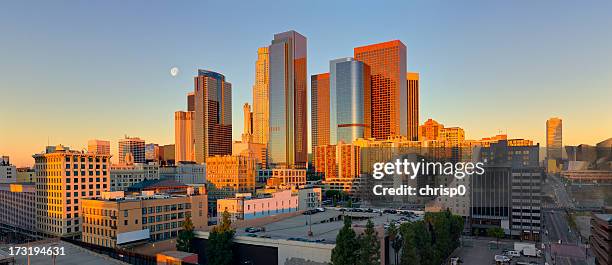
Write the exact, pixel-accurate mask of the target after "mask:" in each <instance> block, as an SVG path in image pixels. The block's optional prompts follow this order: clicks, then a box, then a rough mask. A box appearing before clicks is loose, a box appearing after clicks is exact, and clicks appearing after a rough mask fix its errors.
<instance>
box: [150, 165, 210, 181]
mask: <svg viewBox="0 0 612 265" xmlns="http://www.w3.org/2000/svg"><path fill="white" fill-rule="evenodd" d="M159 176H160V178H169V179H173V180H175V181H178V182H180V183H184V184H206V164H196V163H195V162H178V163H177V164H176V165H174V166H166V167H161V168H160V169H159Z"/></svg>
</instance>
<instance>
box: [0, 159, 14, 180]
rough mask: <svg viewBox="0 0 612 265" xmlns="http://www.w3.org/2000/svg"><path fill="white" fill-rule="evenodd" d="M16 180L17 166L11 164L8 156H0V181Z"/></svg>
mask: <svg viewBox="0 0 612 265" xmlns="http://www.w3.org/2000/svg"><path fill="white" fill-rule="evenodd" d="M15 182H17V168H16V167H15V166H14V165H11V162H10V160H9V157H8V156H2V157H0V183H15Z"/></svg>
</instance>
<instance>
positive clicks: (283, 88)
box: [268, 31, 308, 168]
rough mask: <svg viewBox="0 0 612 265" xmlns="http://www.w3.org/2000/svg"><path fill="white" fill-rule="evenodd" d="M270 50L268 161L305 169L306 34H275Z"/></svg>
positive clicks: (276, 164)
mask: <svg viewBox="0 0 612 265" xmlns="http://www.w3.org/2000/svg"><path fill="white" fill-rule="evenodd" d="M269 52H270V103H269V106H270V135H269V137H270V138H269V143H268V153H269V164H270V165H272V167H286V168H305V167H306V162H307V160H308V157H307V156H308V151H307V148H308V146H307V144H308V143H307V133H308V131H307V113H308V112H307V105H306V103H307V98H306V89H307V79H306V64H307V63H306V56H307V51H306V37H304V36H302V35H300V34H299V33H297V32H295V31H287V32H283V33H278V34H275V35H274V40H272V44H270V47H269Z"/></svg>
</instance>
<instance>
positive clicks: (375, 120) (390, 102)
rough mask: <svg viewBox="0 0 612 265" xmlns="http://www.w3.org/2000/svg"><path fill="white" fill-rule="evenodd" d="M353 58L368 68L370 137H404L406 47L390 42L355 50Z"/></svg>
mask: <svg viewBox="0 0 612 265" xmlns="http://www.w3.org/2000/svg"><path fill="white" fill-rule="evenodd" d="M354 58H355V59H356V60H358V61H361V62H364V63H365V64H367V65H368V66H370V73H371V77H370V78H371V79H370V80H371V81H370V85H371V91H372V98H371V102H372V106H371V108H372V121H371V124H372V128H371V130H372V137H374V138H376V139H381V140H386V139H387V138H388V137H389V136H397V135H404V136H406V135H407V129H408V126H407V125H406V124H407V121H408V113H407V112H408V111H407V110H408V108H407V107H406V106H407V99H408V96H407V90H406V81H405V80H406V67H407V66H406V65H407V63H406V46H405V45H404V44H403V43H402V42H401V41H399V40H394V41H388V42H383V43H378V44H372V45H367V46H362V47H357V48H355V50H354Z"/></svg>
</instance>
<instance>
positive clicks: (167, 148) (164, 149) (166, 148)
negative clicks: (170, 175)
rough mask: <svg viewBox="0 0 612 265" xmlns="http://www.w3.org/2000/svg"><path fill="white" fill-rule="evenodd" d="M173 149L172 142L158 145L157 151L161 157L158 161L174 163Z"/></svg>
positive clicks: (167, 164)
mask: <svg viewBox="0 0 612 265" xmlns="http://www.w3.org/2000/svg"><path fill="white" fill-rule="evenodd" d="M175 149H176V148H175V145H173V144H166V145H161V146H159V153H160V157H161V160H160V161H159V163H160V165H162V166H172V165H174V164H176V161H174V159H175V157H176V152H175V151H174V150H175Z"/></svg>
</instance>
